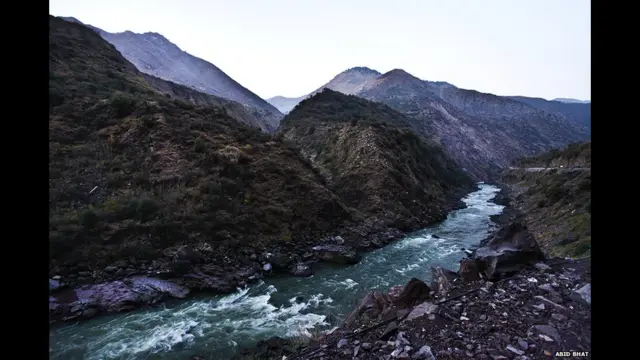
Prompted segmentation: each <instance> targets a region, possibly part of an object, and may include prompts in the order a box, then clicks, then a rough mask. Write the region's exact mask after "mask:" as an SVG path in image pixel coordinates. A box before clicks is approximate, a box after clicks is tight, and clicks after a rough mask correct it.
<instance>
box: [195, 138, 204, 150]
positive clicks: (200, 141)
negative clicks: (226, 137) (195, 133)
mask: <svg viewBox="0 0 640 360" xmlns="http://www.w3.org/2000/svg"><path fill="white" fill-rule="evenodd" d="M205 149H206V145H205V143H204V140H203V139H202V138H201V137H197V138H196V140H195V141H194V142H193V151H195V152H198V153H202V152H204V151H205Z"/></svg>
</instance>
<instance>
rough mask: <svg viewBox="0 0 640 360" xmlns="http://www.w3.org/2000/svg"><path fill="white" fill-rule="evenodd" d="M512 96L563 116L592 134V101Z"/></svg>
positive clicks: (542, 109) (539, 108) (537, 107)
mask: <svg viewBox="0 0 640 360" xmlns="http://www.w3.org/2000/svg"><path fill="white" fill-rule="evenodd" d="M510 98H511V99H515V100H518V101H520V102H522V103H525V104H527V105H529V106H531V107H534V108H536V109H538V110H541V111H544V112H547V113H552V114H557V115H560V116H563V117H565V118H567V120H569V121H571V122H573V123H575V124H577V125H579V126H581V127H583V128H585V129H586V130H587V133H588V134H589V135H590V134H591V102H584V103H569V102H561V101H556V100H552V101H549V100H545V99H541V98H530V97H526V96H510Z"/></svg>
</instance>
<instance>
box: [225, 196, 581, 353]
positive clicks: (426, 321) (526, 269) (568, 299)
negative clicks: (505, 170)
mask: <svg viewBox="0 0 640 360" xmlns="http://www.w3.org/2000/svg"><path fill="white" fill-rule="evenodd" d="M501 185H502V189H503V191H501V192H500V193H498V195H497V196H496V197H495V198H494V202H495V203H500V204H503V205H506V206H507V207H506V208H505V209H504V211H503V212H502V213H501V214H499V215H494V216H492V217H491V218H492V220H493V221H494V222H496V223H497V224H498V225H499V226H500V227H499V229H498V230H497V231H495V232H494V233H492V234H490V235H489V236H487V237H486V238H485V239H484V240H482V241H480V242H479V243H478V244H477V246H475V247H474V250H473V251H471V252H468V257H467V258H463V259H462V260H461V261H460V268H459V270H458V271H457V272H454V271H451V270H447V269H446V268H444V269H443V268H440V267H437V266H436V267H433V268H432V272H433V276H432V278H431V282H428V281H426V280H425V281H426V283H425V282H424V281H423V280H422V279H426V276H424V275H423V276H420V277H417V278H412V279H411V280H410V281H409V282H407V283H406V285H404V286H395V287H392V288H390V289H388V290H387V291H382V292H380V291H371V292H369V293H368V294H367V295H366V296H365V297H363V298H362V299H361V301H360V302H359V303H358V305H357V306H355V308H354V309H353V311H352V312H351V314H350V315H349V316H348V319H347V321H345V322H344V323H342V324H341V325H340V326H339V327H338V328H337V329H335V330H334V331H332V332H331V333H329V334H322V333H318V334H315V335H314V336H311V337H307V338H294V339H281V338H273V339H269V340H267V341H264V342H261V343H259V344H258V345H257V346H256V347H254V348H252V349H243V350H242V351H241V352H240V353H238V354H237V355H236V356H235V357H234V360H244V359H281V358H282V357H283V356H286V359H288V360H291V359H296V360H302V359H319V360H323V359H353V358H357V359H385V360H389V359H395V358H398V359H408V358H411V359H436V358H437V359H465V358H469V359H492V360H496V359H514V360H527V359H539V358H540V359H543V358H547V357H549V356H554V355H555V354H556V352H558V351H562V352H564V351H569V352H570V353H571V352H573V351H576V352H579V353H580V355H581V356H584V357H586V358H589V357H590V349H591V310H590V303H591V285H590V283H591V274H590V272H591V263H590V259H589V258H586V259H578V260H574V259H561V258H554V257H548V256H545V254H544V252H543V251H542V250H541V249H540V247H539V246H538V244H537V242H536V239H535V237H534V235H533V234H532V233H531V232H530V230H529V228H528V226H527V221H526V219H527V214H526V213H524V212H522V208H519V207H517V204H518V201H517V200H515V199H514V198H513V197H514V192H513V189H512V188H511V187H510V186H509V185H508V184H501ZM516 196H517V195H516ZM514 205H516V206H514ZM534 225H535V224H534ZM533 232H535V228H534V229H533ZM427 284H428V285H427Z"/></svg>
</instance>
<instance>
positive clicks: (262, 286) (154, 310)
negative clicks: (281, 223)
mask: <svg viewBox="0 0 640 360" xmlns="http://www.w3.org/2000/svg"><path fill="white" fill-rule="evenodd" d="M496 191H497V188H495V187H494V186H490V185H486V184H485V185H480V188H479V189H478V190H476V191H474V192H473V193H471V194H468V195H467V196H465V197H464V199H463V201H464V204H465V207H464V208H462V209H459V210H455V211H453V212H452V213H450V214H449V216H448V217H447V218H446V219H445V220H444V221H443V222H441V223H437V224H433V225H432V226H429V227H427V228H426V229H422V230H420V231H417V232H413V233H410V234H408V235H406V236H404V237H403V238H402V239H400V240H398V241H395V242H393V243H391V244H389V245H387V246H385V247H382V248H379V249H376V250H372V251H367V252H363V253H362V256H361V259H360V261H359V262H358V263H357V264H354V265H351V266H341V265H332V264H330V263H322V265H321V264H320V263H318V264H317V265H316V266H314V272H315V274H314V275H313V276H310V277H293V276H269V277H267V278H265V279H263V281H259V282H258V283H256V284H254V285H252V286H248V287H246V288H243V289H242V290H241V291H237V292H234V293H232V294H229V295H223V296H211V295H206V294H201V295H198V294H195V293H194V294H190V298H189V299H186V300H176V301H167V302H162V304H163V305H162V306H156V307H148V308H145V309H136V310H133V311H129V312H127V313H126V314H114V315H110V316H97V317H95V318H92V319H88V320H85V321H80V322H77V323H74V324H73V325H66V326H56V327H54V328H52V329H51V331H50V344H52V345H51V359H59V360H62V359H70V358H82V359H86V360H90V359H91V360H92V359H103V358H127V359H144V358H149V357H152V358H154V359H163V360H182V359H190V358H191V357H192V356H196V355H201V356H202V355H206V356H205V358H207V359H228V358H230V357H231V356H232V355H233V354H234V353H236V352H237V351H238V349H240V348H245V347H252V346H254V345H255V344H257V342H258V341H260V340H265V339H268V338H270V337H273V336H280V337H296V336H301V335H308V334H309V333H314V332H317V331H321V330H328V329H331V328H332V327H334V326H338V325H339V324H341V323H342V321H343V319H344V318H346V317H347V316H348V314H349V312H350V311H351V310H352V309H353V306H354V303H355V302H356V301H357V300H358V299H360V298H362V297H363V296H364V295H366V293H367V291H369V290H371V289H380V290H385V289H388V288H389V287H391V286H394V285H398V284H403V283H405V282H406V279H407V278H411V277H422V276H423V273H424V269H428V268H429V267H430V266H432V265H434V264H443V265H444V266H445V267H449V268H452V267H455V266H456V265H457V264H458V262H459V260H460V258H462V257H464V251H462V250H461V248H463V247H464V248H470V247H471V246H472V245H473V244H477V243H478V242H480V240H482V239H483V238H484V237H486V235H487V234H488V233H489V232H490V231H491V228H492V226H493V225H492V224H491V221H490V220H489V216H491V215H493V214H497V213H499V212H500V211H502V207H501V206H498V205H495V204H494V203H493V202H492V201H491V199H492V198H493V197H494V196H495V194H496ZM164 304H166V305H164Z"/></svg>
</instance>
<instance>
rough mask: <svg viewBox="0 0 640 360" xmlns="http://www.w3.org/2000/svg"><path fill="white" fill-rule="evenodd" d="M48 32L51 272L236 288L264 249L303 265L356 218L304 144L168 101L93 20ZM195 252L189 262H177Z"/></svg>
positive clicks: (69, 277)
mask: <svg viewBox="0 0 640 360" xmlns="http://www.w3.org/2000/svg"><path fill="white" fill-rule="evenodd" d="M49 31H50V35H49V46H50V60H49V68H50V73H49V88H50V97H51V105H50V112H49V129H50V130H49V150H50V152H49V154H50V155H49V174H50V179H49V212H50V225H49V236H50V238H49V246H50V256H51V261H50V271H51V274H52V275H62V276H63V279H64V281H65V282H66V283H69V284H74V283H83V282H99V281H104V280H109V279H113V278H119V277H123V276H124V275H131V274H135V273H142V274H145V273H147V271H148V270H152V271H153V272H156V271H161V272H163V273H165V274H168V275H169V276H179V275H180V274H184V273H185V272H189V271H191V270H189V269H193V268H194V267H199V271H201V272H204V273H206V274H209V275H211V276H217V279H218V280H216V281H217V282H214V283H215V284H223V283H224V284H226V285H225V286H220V287H221V288H228V289H230V290H233V289H235V285H236V284H237V283H238V282H240V281H243V278H244V279H245V280H246V277H247V276H249V275H250V274H251V273H253V272H254V271H255V269H256V268H257V269H260V268H261V266H262V265H261V264H260V263H258V261H264V256H265V255H264V254H265V253H266V252H271V253H276V252H277V251H278V249H279V248H280V247H284V248H286V249H288V250H286V251H287V254H288V255H290V256H292V259H295V257H293V256H294V255H293V254H294V253H295V252H296V250H295V248H296V247H297V246H301V247H302V248H303V250H304V251H307V247H306V245H305V244H306V241H312V240H313V239H317V237H319V236H321V235H324V234H326V233H331V232H333V231H337V230H336V229H340V228H341V227H344V226H345V225H347V224H349V223H350V221H351V220H352V219H353V217H352V212H353V211H352V210H350V209H348V208H347V207H346V206H344V205H343V203H342V202H341V201H340V199H338V198H337V197H336V196H335V195H334V194H333V193H332V192H331V191H330V190H329V189H327V188H326V186H325V185H324V184H323V179H322V178H321V177H320V176H318V175H317V174H316V173H315V172H314V171H313V169H312V168H311V167H310V165H309V164H308V163H307V162H306V161H304V160H303V159H302V158H301V157H300V156H299V155H298V150H297V149H293V148H291V147H290V146H289V145H287V144H285V143H283V142H282V141H280V140H277V139H273V138H272V137H271V136H269V135H267V134H264V133H261V132H259V131H258V130H254V129H251V128H249V127H246V126H244V125H242V124H240V123H238V122H236V121H235V120H234V119H232V118H231V117H230V116H228V114H225V111H224V109H222V108H218V107H196V106H193V105H191V104H188V103H186V102H182V101H179V100H175V99H169V98H167V97H166V96H165V95H164V94H162V93H161V92H159V91H157V90H156V89H155V88H154V87H153V86H151V85H150V84H149V83H148V81H147V80H146V79H148V77H147V76H143V74H141V73H140V72H138V71H137V70H136V68H135V67H134V66H133V65H132V64H131V63H129V62H128V61H126V60H125V59H124V58H123V57H122V56H121V55H120V54H119V53H118V51H117V50H116V49H115V48H114V47H113V46H112V45H111V44H109V43H107V42H106V41H105V40H103V39H102V38H101V37H100V36H98V34H96V33H95V32H93V31H91V30H90V29H89V28H87V27H85V26H83V25H79V24H74V23H70V22H66V21H63V20H61V19H58V18H55V17H50V19H49ZM155 81H156V82H161V81H163V80H160V79H156V80H155ZM167 86H173V85H170V84H169V85H167ZM185 246H186V248H185ZM291 248H294V249H291ZM179 249H181V250H180V251H178V250H179ZM212 249H215V251H213V250H212ZM185 251H186V252H187V253H189V254H191V255H189V257H188V258H187V259H186V265H185V262H184V261H182V260H180V258H176V257H175V256H176V255H175V254H178V253H181V254H184V253H185ZM283 251H284V250H283ZM251 254H254V256H255V257H254V258H253V259H252V260H249V259H248V257H249V255H251ZM177 260H180V261H177ZM183 260H185V259H183ZM114 264H115V265H114ZM110 265H114V266H116V269H119V270H118V271H117V272H115V271H113V272H112V271H103V269H105V268H106V267H107V266H110ZM240 268H243V269H244V268H248V269H254V270H251V271H248V272H246V273H243V274H245V275H242V276H240V275H237V276H236V275H233V274H235V273H236V272H237V271H239V269H240ZM231 275H233V276H231Z"/></svg>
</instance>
